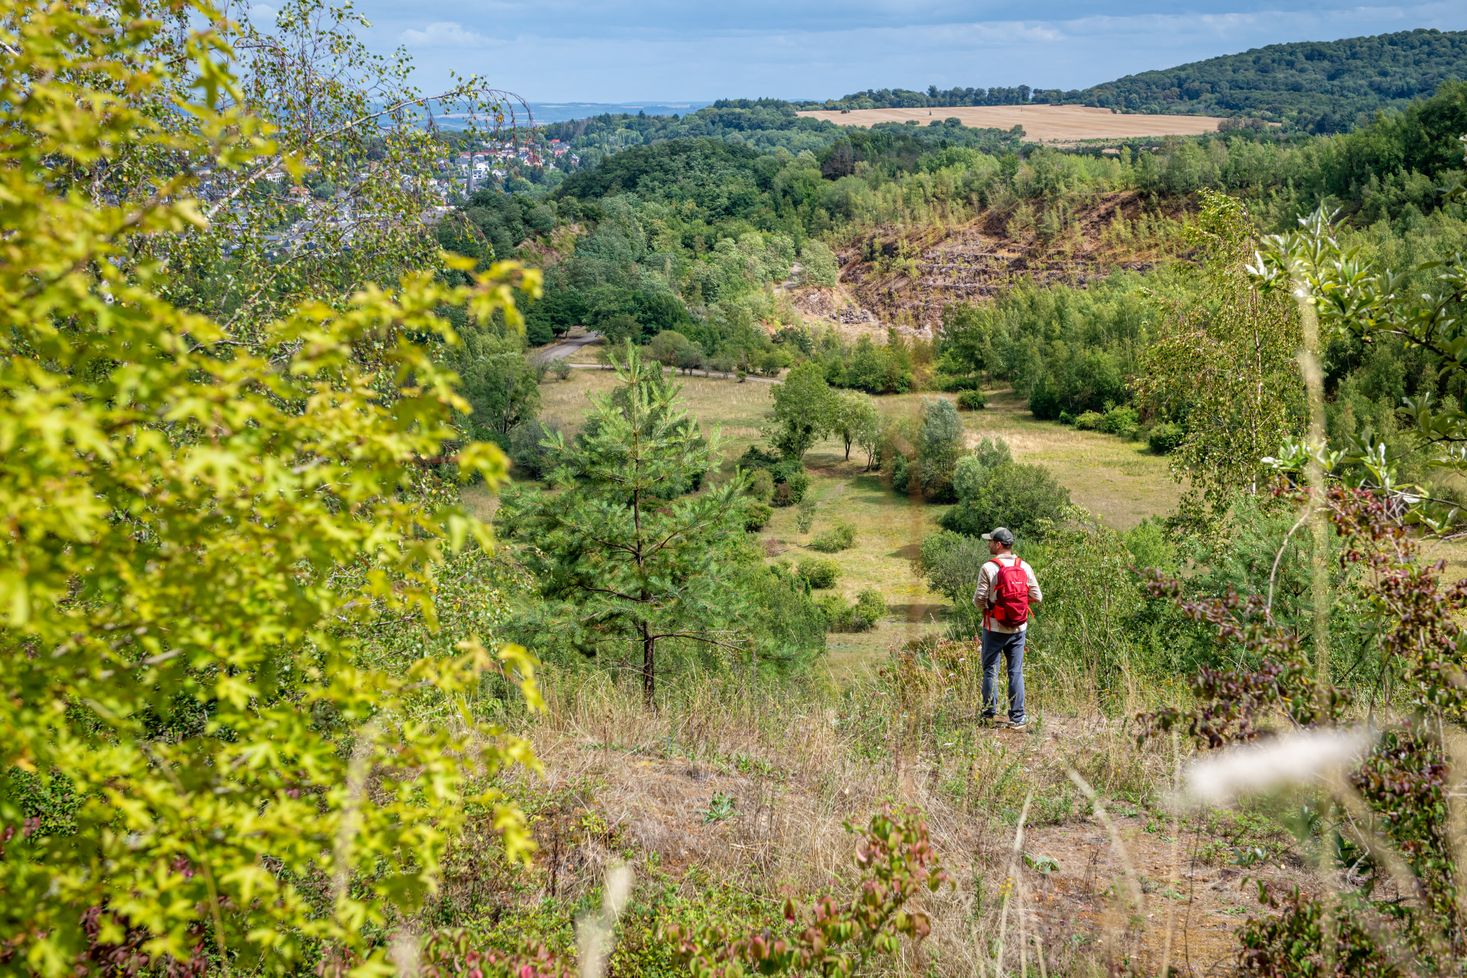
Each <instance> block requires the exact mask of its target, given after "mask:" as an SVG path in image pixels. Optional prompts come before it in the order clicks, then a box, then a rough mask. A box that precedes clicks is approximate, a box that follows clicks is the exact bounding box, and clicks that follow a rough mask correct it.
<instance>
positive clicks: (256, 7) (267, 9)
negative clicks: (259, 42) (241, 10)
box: [246, 3, 280, 26]
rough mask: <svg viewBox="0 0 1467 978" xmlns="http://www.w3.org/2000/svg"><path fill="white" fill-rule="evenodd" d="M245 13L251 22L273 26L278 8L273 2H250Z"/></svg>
mask: <svg viewBox="0 0 1467 978" xmlns="http://www.w3.org/2000/svg"><path fill="white" fill-rule="evenodd" d="M246 13H247V14H248V16H249V19H250V20H251V21H252V22H253V23H256V24H260V25H263V26H274V24H275V18H276V17H278V16H279V15H280V10H279V8H277V7H275V6H274V5H273V4H268V3H252V4H250V6H249V9H248V10H247V11H246Z"/></svg>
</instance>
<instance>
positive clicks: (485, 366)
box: [450, 327, 540, 446]
mask: <svg viewBox="0 0 1467 978" xmlns="http://www.w3.org/2000/svg"><path fill="white" fill-rule="evenodd" d="M450 362H451V364H452V365H453V366H455V367H456V368H457V369H458V373H459V377H460V378H462V388H463V396H464V399H465V400H467V401H468V402H469V407H470V408H472V411H471V412H470V413H469V415H468V416H467V418H466V419H465V420H464V422H463V427H464V428H465V431H466V433H467V434H468V435H469V436H470V437H472V438H477V439H487V440H491V441H494V442H496V443H498V444H500V445H502V446H507V445H508V439H509V433H510V431H512V430H513V429H514V428H515V427H517V426H518V425H521V424H526V423H529V422H532V421H534V420H535V414H536V411H538V409H539V407H540V382H539V379H538V378H537V377H536V376H535V368H534V367H533V366H531V364H530V360H529V358H528V357H527V356H526V355H525V345H524V341H523V340H522V339H520V337H519V336H516V335H506V334H505V333H503V332H502V331H500V330H498V329H496V328H494V327H490V328H488V329H483V328H478V329H475V328H470V329H466V330H465V331H464V334H463V344H462V346H459V347H457V348H455V349H454V351H453V354H452V356H451V357H450Z"/></svg>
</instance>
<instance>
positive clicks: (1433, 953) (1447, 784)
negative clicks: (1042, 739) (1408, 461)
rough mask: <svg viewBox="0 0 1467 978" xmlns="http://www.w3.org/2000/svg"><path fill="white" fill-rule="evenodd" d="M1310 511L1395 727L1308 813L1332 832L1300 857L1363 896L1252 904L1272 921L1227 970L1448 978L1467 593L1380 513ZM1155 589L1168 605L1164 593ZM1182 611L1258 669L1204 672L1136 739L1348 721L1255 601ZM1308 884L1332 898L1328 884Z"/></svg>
mask: <svg viewBox="0 0 1467 978" xmlns="http://www.w3.org/2000/svg"><path fill="white" fill-rule="evenodd" d="M1299 498H1300V499H1301V500H1302V501H1305V502H1307V501H1308V498H1307V496H1305V495H1303V494H1302V493H1301V495H1300V497H1299ZM1320 504H1321V505H1323V506H1325V507H1326V513H1327V514H1328V517H1329V520H1330V524H1331V526H1332V527H1333V528H1334V532H1335V534H1337V536H1338V537H1339V538H1340V539H1341V541H1342V546H1341V548H1340V551H1339V560H1340V562H1341V563H1350V564H1358V565H1360V566H1362V568H1364V570H1365V572H1366V585H1365V590H1366V592H1367V593H1368V594H1370V595H1371V596H1372V602H1373V605H1374V607H1373V613H1374V616H1375V618H1376V620H1377V621H1378V622H1379V623H1380V637H1379V643H1380V647H1379V653H1380V657H1381V661H1382V663H1383V664H1384V665H1385V666H1386V670H1385V683H1386V684H1387V689H1386V690H1381V691H1378V692H1380V693H1381V694H1382V696H1383V699H1384V700H1385V702H1386V703H1388V704H1390V703H1393V704H1394V705H1397V706H1404V707H1406V708H1407V709H1408V711H1409V712H1408V714H1407V716H1406V717H1405V718H1403V719H1399V720H1396V721H1394V722H1392V723H1390V724H1388V725H1386V726H1385V729H1384V730H1383V733H1382V735H1381V736H1380V738H1379V740H1378V742H1377V743H1376V744H1375V746H1374V748H1373V749H1372V750H1371V751H1370V752H1369V753H1368V755H1367V756H1366V757H1365V758H1364V760H1363V762H1362V763H1360V764H1359V765H1358V766H1357V767H1356V768H1355V770H1354V771H1352V772H1350V773H1349V774H1348V775H1347V776H1345V777H1343V778H1341V779H1340V781H1339V783H1338V784H1335V785H1333V786H1332V789H1331V791H1330V794H1329V796H1330V797H1332V799H1333V802H1332V805H1333V808H1329V807H1326V808H1325V809H1324V810H1325V811H1333V812H1334V816H1333V817H1332V818H1331V819H1329V820H1328V821H1327V823H1326V824H1325V825H1324V826H1323V829H1324V830H1325V833H1326V836H1325V838H1324V839H1323V840H1316V842H1317V843H1318V844H1319V845H1321V846H1328V847H1330V850H1329V856H1328V859H1327V861H1329V862H1331V863H1332V864H1333V865H1335V866H1336V867H1337V868H1338V869H1340V870H1343V871H1344V872H1345V873H1346V874H1347V875H1346V878H1349V877H1354V878H1356V879H1359V880H1361V881H1362V883H1363V885H1362V886H1360V887H1359V888H1351V889H1345V890H1342V891H1340V892H1338V893H1335V894H1334V895H1333V896H1332V897H1328V898H1324V897H1316V896H1308V895H1305V894H1302V893H1298V892H1294V893H1283V892H1278V891H1266V892H1265V893H1264V894H1263V895H1264V898H1265V903H1266V904H1267V905H1268V906H1270V907H1272V908H1274V909H1275V911H1276V912H1275V913H1274V914H1272V915H1267V916H1264V917H1260V918H1257V919H1254V920H1251V921H1249V923H1248V925H1247V926H1246V927H1245V929H1244V933H1243V942H1244V948H1245V949H1244V952H1243V954H1242V956H1241V964H1242V966H1243V970H1244V972H1245V973H1247V974H1251V975H1258V976H1268V978H1282V976H1293V975H1317V974H1372V975H1399V976H1405V975H1414V974H1421V975H1427V974H1431V975H1437V974H1460V973H1461V968H1460V967H1459V966H1458V965H1457V964H1455V962H1461V961H1463V960H1464V952H1467V911H1464V904H1463V886H1462V883H1463V880H1462V878H1461V874H1462V872H1463V870H1464V868H1467V862H1464V860H1467V832H1464V827H1467V818H1464V816H1467V808H1464V806H1463V802H1462V800H1461V790H1462V783H1463V778H1464V776H1467V767H1464V763H1467V749H1464V746H1463V740H1464V734H1467V683H1464V678H1467V654H1464V653H1467V633H1464V630H1463V627H1462V624H1461V614H1462V612H1463V611H1464V610H1467V581H1457V582H1454V583H1445V582H1443V580H1442V573H1443V570H1444V565H1443V564H1442V563H1440V562H1437V563H1433V564H1423V563H1422V562H1421V561H1420V557H1419V546H1418V545H1417V544H1416V543H1415V542H1414V541H1413V540H1412V539H1411V538H1410V536H1409V535H1408V533H1407V531H1406V529H1405V528H1404V527H1403V526H1402V524H1401V522H1400V520H1399V518H1398V515H1397V513H1396V511H1395V506H1394V503H1393V502H1392V501H1391V500H1389V499H1385V498H1382V497H1380V496H1377V495H1375V494H1373V493H1369V492H1365V491H1361V490H1352V489H1345V488H1343V487H1340V486H1334V487H1331V488H1330V489H1329V491H1328V495H1327V497H1326V498H1325V499H1323V500H1322V501H1321V503H1320ZM1155 588H1156V593H1158V594H1167V593H1169V594H1172V595H1174V596H1178V597H1180V594H1181V590H1180V587H1179V586H1178V585H1176V584H1175V583H1173V582H1158V584H1157V585H1156V586H1155ZM1183 609H1184V610H1185V611H1186V612H1187V614H1188V615H1189V616H1191V617H1192V618H1194V619H1195V620H1197V621H1199V622H1204V623H1207V624H1210V625H1212V626H1213V627H1214V628H1215V630H1216V632H1217V635H1218V638H1219V640H1220V641H1222V642H1224V643H1225V644H1228V645H1230V646H1232V647H1234V648H1241V649H1244V650H1247V651H1250V652H1252V653H1253V654H1255V655H1256V656H1260V657H1262V663H1261V665H1260V666H1258V667H1257V668H1254V669H1244V668H1237V669H1218V670H1205V671H1204V672H1203V673H1202V674H1201V675H1200V676H1199V677H1198V678H1197V680H1196V682H1195V684H1194V692H1195V693H1196V702H1195V704H1194V705H1193V706H1192V707H1190V708H1189V709H1186V710H1180V709H1168V710H1163V711H1160V712H1158V713H1155V714H1151V715H1149V716H1145V717H1142V718H1141V719H1142V724H1143V727H1145V728H1146V729H1147V731H1148V732H1149V733H1157V732H1161V731H1165V730H1170V729H1173V728H1178V729H1185V732H1186V733H1187V734H1188V736H1189V737H1190V738H1192V739H1193V740H1195V741H1196V742H1197V743H1198V745H1199V746H1202V747H1206V748H1216V747H1221V746H1226V745H1229V744H1235V743H1238V742H1241V741H1249V740H1253V739H1255V738H1257V737H1259V736H1260V735H1262V734H1264V733H1267V732H1269V728H1270V727H1272V726H1274V725H1276V724H1279V725H1282V726H1284V728H1285V729H1287V728H1288V727H1289V726H1299V727H1328V726H1330V725H1332V724H1334V723H1337V722H1339V721H1340V720H1341V718H1343V717H1344V716H1346V715H1348V713H1349V712H1350V711H1352V710H1354V709H1357V708H1358V707H1360V706H1361V704H1360V702H1359V699H1360V697H1359V692H1360V691H1359V690H1356V689H1352V688H1350V687H1347V686H1343V685H1339V684H1336V683H1330V684H1329V685H1327V686H1326V687H1324V688H1323V689H1321V688H1320V686H1319V684H1318V681H1317V677H1316V673H1315V671H1314V670H1312V669H1311V668H1310V667H1309V664H1308V663H1306V662H1304V661H1303V660H1302V653H1301V645H1300V643H1299V641H1298V640H1297V638H1296V637H1295V636H1293V635H1290V634H1287V633H1286V632H1285V631H1284V630H1282V629H1280V628H1278V627H1277V626H1275V625H1273V624H1272V622H1271V621H1270V617H1271V616H1270V613H1269V605H1268V602H1267V601H1266V600H1265V599H1263V598H1261V597H1259V598H1239V597H1237V596H1229V597H1226V598H1221V599H1206V600H1199V601H1184V602H1183ZM1391 684H1394V685H1395V686H1396V688H1395V689H1394V690H1393V691H1390V690H1389V685H1391ZM1371 705H1372V707H1375V708H1376V709H1378V708H1379V704H1375V703H1372V704H1371ZM1376 716H1377V722H1380V719H1379V717H1380V716H1381V714H1376ZM1280 721H1281V723H1280ZM1336 859H1338V860H1339V862H1338V863H1336V862H1335V860H1336ZM1323 882H1324V884H1325V885H1326V886H1336V885H1338V884H1337V882H1336V881H1335V880H1334V877H1333V873H1331V874H1330V875H1329V876H1327V877H1326V878H1325V879H1324V881H1323ZM1342 969H1343V970H1342Z"/></svg>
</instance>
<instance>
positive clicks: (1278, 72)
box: [800, 30, 1467, 133]
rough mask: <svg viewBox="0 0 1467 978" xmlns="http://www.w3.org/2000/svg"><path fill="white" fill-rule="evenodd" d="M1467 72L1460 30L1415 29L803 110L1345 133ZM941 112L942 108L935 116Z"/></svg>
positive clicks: (866, 97)
mask: <svg viewBox="0 0 1467 978" xmlns="http://www.w3.org/2000/svg"><path fill="white" fill-rule="evenodd" d="M1464 77H1467V32H1462V31H1437V30H1414V31H1401V32H1400V33H1396V34H1376V35H1372V36H1369V37H1351V38H1345V39H1343V40H1338V41H1300V42H1292V43H1288V44H1270V45H1268V46H1266V47H1261V48H1255V49H1253V50H1251V51H1243V52H1240V53H1238V54H1226V55H1222V56H1220V57H1216V58H1208V59H1206V60H1205V61H1194V62H1189V63H1188V64H1184V65H1177V66H1176V67H1174V68H1163V69H1160V70H1157V71H1145V72H1140V73H1138V74H1135V75H1127V76H1125V77H1124V78H1118V79H1116V80H1115V81H1109V82H1102V83H1101V84H1099V85H1094V86H1091V87H1090V88H1084V89H1071V90H1060V89H1051V88H1043V87H1030V86H1028V85H1019V86H1012V87H1000V88H989V89H983V88H949V89H939V88H937V87H936V86H930V87H928V89H927V90H926V91H912V90H909V89H873V90H868V91H864V92H857V93H855V94H852V95H846V96H843V97H841V98H838V99H829V100H826V101H824V102H803V103H800V107H801V108H805V109H816V108H818V109H836V110H855V109H882V108H934V109H936V108H940V107H943V106H982V105H1025V104H1028V103H1030V102H1038V103H1071V104H1081V105H1096V106H1101V107H1103V108H1109V109H1115V110H1117V111H1119V112H1181V113H1195V114H1200V115H1224V116H1247V117H1250V118H1253V119H1262V120H1268V121H1273V122H1282V123H1287V124H1289V125H1291V126H1295V127H1298V128H1300V129H1304V130H1307V131H1310V132H1316V133H1328V132H1344V131H1347V130H1349V129H1351V128H1353V127H1355V126H1356V125H1358V124H1360V123H1362V122H1364V121H1367V120H1368V119H1370V118H1371V117H1372V116H1373V115H1374V114H1375V113H1377V112H1379V111H1381V110H1382V109H1393V108H1401V107H1403V106H1405V105H1406V103H1408V102H1410V101H1411V100H1412V99H1418V98H1423V97H1425V96H1427V95H1430V94H1431V93H1432V92H1434V91H1436V89H1437V88H1438V87H1439V86H1440V85H1441V84H1442V83H1443V82H1447V81H1454V80H1458V81H1459V80H1461V79H1462V78H1464ZM939 114H940V113H939Z"/></svg>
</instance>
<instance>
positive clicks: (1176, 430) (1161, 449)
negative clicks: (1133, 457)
mask: <svg viewBox="0 0 1467 978" xmlns="http://www.w3.org/2000/svg"><path fill="white" fill-rule="evenodd" d="M1186 436H1187V432H1186V430H1185V429H1183V428H1182V426H1181V425H1179V424H1177V423H1176V422H1175V421H1163V422H1162V423H1161V424H1159V425H1156V426H1155V427H1153V428H1152V429H1151V431H1149V432H1148V433H1147V435H1146V445H1147V447H1148V448H1150V449H1151V450H1152V451H1153V452H1155V453H1156V454H1158V455H1167V454H1170V453H1171V452H1174V451H1176V449H1177V446H1178V445H1180V444H1181V443H1182V439H1183V438H1185V437H1186Z"/></svg>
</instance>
